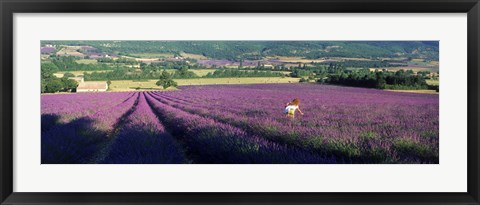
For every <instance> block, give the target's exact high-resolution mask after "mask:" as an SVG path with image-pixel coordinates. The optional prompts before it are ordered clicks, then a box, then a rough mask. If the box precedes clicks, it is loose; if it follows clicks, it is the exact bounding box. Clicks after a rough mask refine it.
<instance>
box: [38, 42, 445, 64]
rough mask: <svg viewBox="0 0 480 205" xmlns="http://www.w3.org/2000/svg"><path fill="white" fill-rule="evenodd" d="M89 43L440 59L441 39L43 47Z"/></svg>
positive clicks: (232, 56)
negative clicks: (439, 40)
mask: <svg viewBox="0 0 480 205" xmlns="http://www.w3.org/2000/svg"><path fill="white" fill-rule="evenodd" d="M46 44H54V45H89V46H93V47H95V48H97V49H98V50H99V51H100V52H106V53H116V54H120V55H126V54H136V53H173V54H175V53H182V52H184V53H191V54H198V55H203V56H205V57H208V58H212V59H228V60H236V61H238V60H240V59H244V60H245V59H246V60H258V59H261V58H263V57H265V56H295V57H303V58H306V59H318V58H324V57H349V58H397V57H402V58H421V59H426V60H435V61H438V49H439V45H438V41H42V46H43V45H46Z"/></svg>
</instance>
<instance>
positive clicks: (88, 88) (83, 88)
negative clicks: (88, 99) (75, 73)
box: [77, 81, 108, 93]
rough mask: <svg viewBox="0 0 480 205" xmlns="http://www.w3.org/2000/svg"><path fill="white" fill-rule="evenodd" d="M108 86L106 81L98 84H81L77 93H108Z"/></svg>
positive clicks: (97, 82)
mask: <svg viewBox="0 0 480 205" xmlns="http://www.w3.org/2000/svg"><path fill="white" fill-rule="evenodd" d="M107 89H108V84H107V82H105V81H101V82H99V81H96V82H91V81H90V82H89V81H87V82H80V83H79V84H78V87H77V93H81V92H106V91H107Z"/></svg>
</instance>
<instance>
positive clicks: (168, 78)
mask: <svg viewBox="0 0 480 205" xmlns="http://www.w3.org/2000/svg"><path fill="white" fill-rule="evenodd" d="M156 85H157V86H162V87H163V89H167V88H169V87H177V82H175V81H173V80H172V75H170V73H168V72H167V71H166V70H163V71H162V74H161V75H160V79H159V80H158V81H157V83H156Z"/></svg>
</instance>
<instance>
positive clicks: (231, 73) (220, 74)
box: [203, 69, 283, 78]
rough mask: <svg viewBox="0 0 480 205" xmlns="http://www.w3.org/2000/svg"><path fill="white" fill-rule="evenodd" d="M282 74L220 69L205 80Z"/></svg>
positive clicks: (278, 74) (279, 74) (280, 74)
mask: <svg viewBox="0 0 480 205" xmlns="http://www.w3.org/2000/svg"><path fill="white" fill-rule="evenodd" d="M280 76H283V74H282V73H279V72H272V71H258V70H253V71H251V70H238V69H218V70H216V71H214V72H213V73H208V74H207V75H205V76H203V77H204V78H228V77H237V78H242V77H280Z"/></svg>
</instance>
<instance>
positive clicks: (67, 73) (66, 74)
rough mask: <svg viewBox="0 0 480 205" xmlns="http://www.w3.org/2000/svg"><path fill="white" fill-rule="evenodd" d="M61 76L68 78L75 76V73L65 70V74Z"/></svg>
mask: <svg viewBox="0 0 480 205" xmlns="http://www.w3.org/2000/svg"><path fill="white" fill-rule="evenodd" d="M63 77H64V78H70V77H75V75H74V74H73V73H69V72H66V73H65V74H63Z"/></svg>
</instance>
